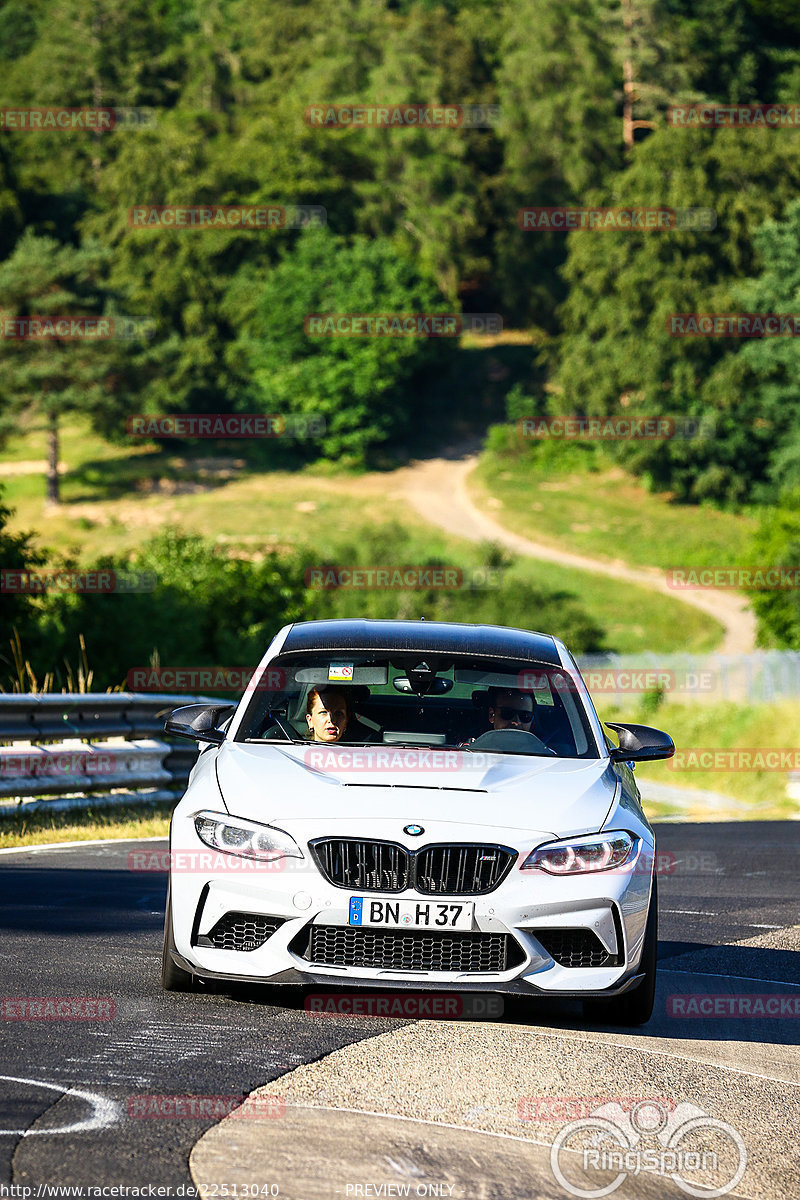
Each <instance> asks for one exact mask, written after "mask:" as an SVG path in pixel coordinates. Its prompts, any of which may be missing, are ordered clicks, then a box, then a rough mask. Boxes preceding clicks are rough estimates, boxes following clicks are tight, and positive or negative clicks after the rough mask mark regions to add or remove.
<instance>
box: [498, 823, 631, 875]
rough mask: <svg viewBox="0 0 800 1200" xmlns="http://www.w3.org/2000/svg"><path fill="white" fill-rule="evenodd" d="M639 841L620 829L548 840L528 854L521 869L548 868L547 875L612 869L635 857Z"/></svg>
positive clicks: (581, 873)
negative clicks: (554, 840)
mask: <svg viewBox="0 0 800 1200" xmlns="http://www.w3.org/2000/svg"><path fill="white" fill-rule="evenodd" d="M637 844H638V838H635V837H632V836H631V834H629V833H626V832H625V831H624V830H621V829H615V830H613V831H612V832H611V833H592V834H588V835H586V836H585V837H577V838H567V839H565V840H564V841H563V842H548V843H547V845H546V846H539V847H538V849H536V850H533V851H532V852H531V853H530V854H529V855H528V857H527V858H526V859H525V862H524V863H523V864H522V867H521V870H523V871H546V872H547V874H548V875H583V874H586V873H587V872H589V871H610V870H612V869H613V868H614V867H621V866H622V865H623V864H624V863H626V862H627V861H628V860H629V859H630V858H632V857H633V854H634V849H635V847H636V846H637Z"/></svg>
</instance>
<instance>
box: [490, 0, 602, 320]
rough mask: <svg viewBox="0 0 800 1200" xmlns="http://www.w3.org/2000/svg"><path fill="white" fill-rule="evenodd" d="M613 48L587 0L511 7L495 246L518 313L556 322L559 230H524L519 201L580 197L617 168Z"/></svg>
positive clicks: (500, 78)
mask: <svg viewBox="0 0 800 1200" xmlns="http://www.w3.org/2000/svg"><path fill="white" fill-rule="evenodd" d="M620 86H621V81H620V80H618V71H617V67H616V64H615V61H614V47H613V43H612V41H611V40H610V38H609V31H608V29H607V28H606V26H605V25H604V23H603V21H602V19H601V14H600V11H599V8H598V6H597V4H596V3H594V2H593V0H567V2H566V3H565V4H561V5H559V6H557V7H556V6H554V5H552V4H549V3H547V0H521V2H520V3H519V4H515V5H513V6H512V7H511V8H510V9H509V13H508V23H507V27H506V31H505V36H504V38H503V41H502V45H501V61H500V64H499V66H498V70H497V94H498V101H499V104H500V105H501V108H502V112H503V120H502V123H501V125H500V130H499V132H500V136H501V138H502V141H503V147H504V168H503V179H502V187H501V188H500V189H498V204H499V206H500V213H501V216H502V226H501V231H500V232H498V236H497V241H496V246H495V252H496V259H497V265H498V270H499V272H500V274H501V278H502V289H503V293H504V296H505V298H506V302H507V304H508V305H509V307H510V309H511V311H512V312H513V313H514V314H515V315H516V316H517V318H518V319H522V320H527V321H533V322H534V323H536V324H539V325H541V326H543V327H544V328H546V329H549V330H553V329H554V320H553V308H554V301H556V300H558V299H563V297H564V289H563V285H562V284H561V283H560V282H559V279H558V275H557V273H556V272H557V269H558V267H559V266H560V265H561V263H562V262H563V259H564V254H565V244H564V239H563V237H561V236H560V235H558V234H550V233H539V232H536V233H531V232H523V231H521V230H520V228H519V226H518V223H517V212H518V210H519V209H520V208H521V207H525V206H545V207H548V206H552V205H561V204H574V203H585V200H586V195H587V192H588V190H589V189H590V188H598V187H602V186H604V185H605V184H606V181H607V180H608V179H609V177H610V176H612V175H613V174H614V172H615V171H617V170H619V168H621V167H622V165H623V145H622V126H621V123H620V121H619V120H618V118H617V98H616V93H617V91H618V89H619V88H620Z"/></svg>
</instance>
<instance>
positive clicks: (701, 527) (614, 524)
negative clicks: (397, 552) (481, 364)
mask: <svg viewBox="0 0 800 1200" xmlns="http://www.w3.org/2000/svg"><path fill="white" fill-rule="evenodd" d="M516 450H517V452H516V453H515V448H514V447H513V443H512V446H511V447H510V452H508V453H498V452H495V451H491V450H489V451H487V452H486V453H484V455H483V456H482V459H481V462H480V465H479V467H478V470H477V471H476V472H475V473H474V475H473V477H472V487H473V489H474V492H475V494H476V495H478V496H480V497H481V498H485V497H486V496H487V495H491V496H493V497H495V499H497V500H499V501H500V503H501V505H502V508H500V509H497V510H496V511H494V514H493V515H494V516H495V517H496V518H497V520H499V521H501V522H503V524H507V525H509V526H513V528H514V529H515V530H517V531H518V532H519V533H522V534H524V535H526V536H527V537H530V538H533V539H535V540H537V541H542V542H549V543H551V544H553V545H558V546H561V547H563V548H565V549H570V550H574V551H577V552H579V553H583V554H591V555H592V556H593V557H595V558H606V559H610V560H611V559H624V560H625V561H626V562H629V563H632V564H635V565H638V566H655V567H664V568H668V567H676V566H677V567H690V566H729V565H732V564H734V563H740V562H742V561H746V559H744V555H745V553H746V546H747V542H748V539H749V538H750V536H751V534H752V533H753V531H754V529H755V528H756V524H757V522H756V520H755V518H753V517H750V516H746V515H738V514H734V513H728V512H720V511H719V510H717V509H715V508H711V507H702V508H701V507H698V506H694V505H688V504H673V503H670V501H669V498H668V497H665V496H663V495H655V494H653V493H650V492H648V491H646V489H645V488H644V487H642V485H641V484H640V483H638V482H637V481H636V479H634V478H633V477H632V476H630V475H627V474H626V473H625V472H624V471H622V470H621V469H620V468H619V467H617V466H615V465H612V464H611V463H610V461H609V460H606V462H605V463H603V462H602V457H601V453H600V454H595V455H594V456H589V455H585V454H581V453H580V451H578V452H577V453H575V454H569V453H566V454H564V455H563V456H561V457H560V458H559V457H557V456H556V455H553V454H537V455H532V454H531V453H530V452H529V448H528V447H527V446H521V447H519V448H516ZM593 457H594V460H595V465H596V466H600V469H599V470H587V469H586V465H587V464H588V463H589V462H591V461H592V458H593Z"/></svg>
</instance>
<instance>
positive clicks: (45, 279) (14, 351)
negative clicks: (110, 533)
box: [0, 231, 131, 503]
mask: <svg viewBox="0 0 800 1200" xmlns="http://www.w3.org/2000/svg"><path fill="white" fill-rule="evenodd" d="M106 262H107V255H106V254H105V252H104V251H103V250H102V248H101V247H100V246H98V245H86V246H81V247H77V248H76V247H74V246H68V245H62V244H60V243H59V242H56V241H55V240H54V239H53V238H47V237H37V236H36V235H35V234H33V233H31V232H30V231H28V232H27V233H25V234H24V235H23V236H22V237H21V238H20V240H19V242H18V243H17V246H16V248H15V250H14V252H13V254H12V255H11V256H10V257H9V258H8V259H6V261H5V262H4V263H2V264H0V297H2V305H3V308H2V310H1V311H0V316H2V318H3V319H4V320H5V321H8V322H12V321H14V320H15V319H18V318H24V319H27V318H35V319H37V320H38V321H39V325H40V326H41V325H42V324H43V320H42V319H44V318H55V317H67V318H71V317H99V316H101V315H102V314H103V311H104V306H105V303H106V301H107V300H108V299H109V297H108V296H107V294H106V291H105V287H104V282H103V274H104V271H105V267H106ZM109 315H110V314H109ZM16 328H17V329H20V330H21V331H22V333H23V336H22V338H9V337H8V336H6V337H5V338H3V339H2V340H0V364H1V365H2V375H0V418H1V419H2V422H3V425H2V430H4V431H5V432H6V433H8V431H9V429H10V428H11V427H12V425H14V426H17V425H18V423H19V421H20V420H21V419H24V420H25V422H26V424H29V423H30V419H31V417H33V418H34V419H35V418H44V420H45V422H46V425H47V430H48V445H49V449H48V468H47V496H48V499H49V500H50V501H51V502H52V503H58V502H59V499H60V495H59V475H58V462H59V427H60V423H61V420H62V418H63V417H64V416H65V415H66V414H67V413H69V412H75V411H80V412H83V413H87V414H88V415H89V416H90V417H91V418H92V420H93V422H94V423H95V426H96V427H97V428H100V429H107V428H108V426H109V423H113V422H114V421H115V420H118V419H120V418H122V419H124V411H125V406H126V404H130V402H131V396H130V393H129V392H128V391H126V386H127V384H128V383H129V378H128V372H129V364H128V363H126V353H127V352H126V350H125V348H124V346H123V345H122V344H121V343H116V344H115V343H114V342H112V341H107V340H99V339H96V338H90V337H86V336H83V335H79V336H78V337H75V335H74V334H73V333H72V328H71V323H70V322H67V323H66V325H65V326H64V330H63V333H62V332H59V330H60V329H61V326H60V325H53V326H52V328H53V329H55V330H56V333H55V335H54V336H51V335H50V334H49V333H48V334H47V336H45V337H41V336H37V335H36V334H35V333H33V332H32V331H31V326H30V324H29V323H28V324H24V323H23V324H21V325H20V326H17V327H16Z"/></svg>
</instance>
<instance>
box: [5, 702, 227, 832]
mask: <svg viewBox="0 0 800 1200" xmlns="http://www.w3.org/2000/svg"><path fill="white" fill-rule="evenodd" d="M204 702H205V703H209V704H213V703H215V701H214V699H213V698H212V697H209V696H175V695H170V694H167V693H160V694H151V695H146V696H142V695H136V694H135V693H131V692H99V693H86V694H73V693H63V694H58V693H48V694H46V695H34V694H32V693H27V694H20V695H13V694H11V695H0V817H2V816H3V815H7V814H9V813H18V812H20V810H24V811H25V812H31V811H34V810H36V809H45V808H46V809H47V810H48V811H58V810H62V809H69V808H85V807H87V806H88V805H91V806H92V807H96V806H108V805H115V804H117V805H118V804H137V803H151V804H152V803H157V802H161V801H175V800H177V799H178V798H179V797H180V794H181V792H182V791H183V789H184V787H185V785H186V780H187V779H188V776H189V772H190V771H191V769H192V766H193V765H194V762H195V760H196V758H197V747H196V746H194V745H191V744H189V743H187V742H178V743H177V744H173V742H171V741H168V740H166V738H165V735H164V719H165V717H166V716H167V714H168V713H169V712H171V711H172V709H174V708H179V707H180V706H181V705H182V704H194V703H204ZM217 703H218V701H217Z"/></svg>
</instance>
